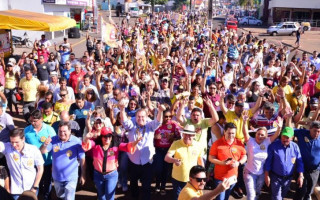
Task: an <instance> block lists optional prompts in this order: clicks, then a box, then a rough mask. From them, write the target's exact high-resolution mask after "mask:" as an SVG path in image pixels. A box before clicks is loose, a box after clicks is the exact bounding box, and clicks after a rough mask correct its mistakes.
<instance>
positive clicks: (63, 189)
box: [54, 179, 78, 200]
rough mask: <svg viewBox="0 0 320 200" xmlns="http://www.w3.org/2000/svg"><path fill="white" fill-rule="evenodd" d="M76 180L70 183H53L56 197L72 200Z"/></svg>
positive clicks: (74, 193) (74, 194)
mask: <svg viewBox="0 0 320 200" xmlns="http://www.w3.org/2000/svg"><path fill="white" fill-rule="evenodd" d="M77 183H78V179H76V180H71V181H63V182H60V181H54V188H55V190H56V194H57V197H58V198H60V199H64V200H74V198H75V196H76V188H77Z"/></svg>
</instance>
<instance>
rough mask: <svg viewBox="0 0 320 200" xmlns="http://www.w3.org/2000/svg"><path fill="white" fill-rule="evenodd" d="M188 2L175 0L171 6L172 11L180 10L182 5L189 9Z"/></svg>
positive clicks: (188, 0) (187, 0) (186, 0)
mask: <svg viewBox="0 0 320 200" xmlns="http://www.w3.org/2000/svg"><path fill="white" fill-rule="evenodd" d="M189 4H190V0H175V1H174V4H173V9H174V10H179V9H181V8H182V6H183V5H186V6H187V7H189Z"/></svg>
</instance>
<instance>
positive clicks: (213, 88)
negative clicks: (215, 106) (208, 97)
mask: <svg viewBox="0 0 320 200" xmlns="http://www.w3.org/2000/svg"><path fill="white" fill-rule="evenodd" d="M209 89H210V90H215V89H217V88H216V87H209Z"/></svg>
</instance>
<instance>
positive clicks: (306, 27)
mask: <svg viewBox="0 0 320 200" xmlns="http://www.w3.org/2000/svg"><path fill="white" fill-rule="evenodd" d="M301 26H302V27H303V30H304V31H310V30H311V25H310V22H301Z"/></svg>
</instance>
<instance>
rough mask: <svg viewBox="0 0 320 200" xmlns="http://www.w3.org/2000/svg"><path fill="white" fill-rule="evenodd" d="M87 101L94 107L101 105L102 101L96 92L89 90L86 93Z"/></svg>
mask: <svg viewBox="0 0 320 200" xmlns="http://www.w3.org/2000/svg"><path fill="white" fill-rule="evenodd" d="M84 96H85V99H86V100H87V101H88V102H90V103H92V104H93V105H94V106H98V105H100V100H99V98H98V96H97V94H96V93H95V92H94V90H93V89H91V88H88V89H87V90H86V91H85V93H84Z"/></svg>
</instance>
